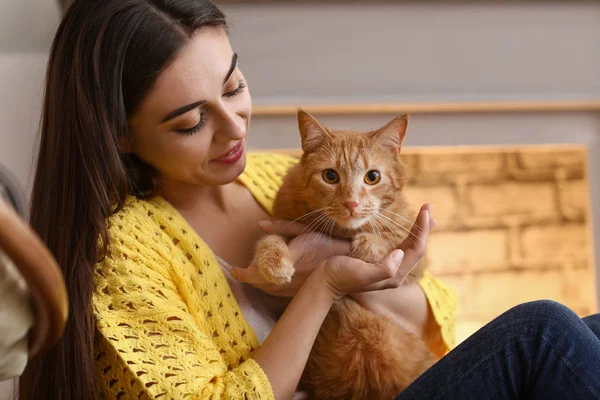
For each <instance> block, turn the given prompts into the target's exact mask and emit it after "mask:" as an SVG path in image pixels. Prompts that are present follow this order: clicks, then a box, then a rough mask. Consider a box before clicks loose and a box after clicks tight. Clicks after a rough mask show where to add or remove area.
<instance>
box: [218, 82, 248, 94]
mask: <svg viewBox="0 0 600 400" xmlns="http://www.w3.org/2000/svg"><path fill="white" fill-rule="evenodd" d="M245 88H246V82H244V81H243V80H241V79H240V83H239V85H238V87H237V88H236V89H235V90H232V91H231V92H227V93H225V94H223V96H224V97H234V96H237V95H239V94H241V93H242V92H243V91H244V89H245Z"/></svg>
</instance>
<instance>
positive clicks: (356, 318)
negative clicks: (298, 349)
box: [305, 298, 435, 400]
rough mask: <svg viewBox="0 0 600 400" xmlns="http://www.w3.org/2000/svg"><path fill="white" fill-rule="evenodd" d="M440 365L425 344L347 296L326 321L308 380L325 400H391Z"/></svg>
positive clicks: (310, 358)
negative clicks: (428, 370)
mask: <svg viewBox="0 0 600 400" xmlns="http://www.w3.org/2000/svg"><path fill="white" fill-rule="evenodd" d="M434 362H435V358H434V356H433V354H432V353H431V351H430V350H429V349H428V347H427V345H426V344H425V343H424V342H423V340H421V339H419V338H417V337H416V336H414V335H413V334H411V333H409V332H408V331H406V330H405V329H403V328H401V327H399V326H398V325H396V324H394V323H393V322H391V321H390V320H389V319H388V318H385V317H382V316H380V315H378V314H375V313H373V312H371V311H369V310H366V309H364V308H363V307H361V306H360V305H358V304H357V303H356V302H354V301H353V300H351V299H349V298H344V299H342V300H340V301H337V302H336V303H335V304H334V306H333V307H332V309H331V311H330V313H329V314H328V315H327V317H326V319H325V321H324V322H323V325H322V327H321V330H320V331H319V334H318V336H317V339H316V341H315V344H314V346H313V348H312V351H311V353H310V356H309V359H308V363H307V366H306V371H305V382H306V383H307V385H308V386H309V388H310V390H311V391H312V392H313V394H314V396H315V398H316V399H319V400H338V399H339V400H342V399H344V400H345V399H357V400H358V399H391V398H393V397H394V396H395V395H396V394H397V393H400V392H401V391H402V390H403V389H404V388H406V387H407V386H408V385H410V383H412V382H413V381H414V380H415V379H416V378H417V377H418V376H419V375H421V374H422V373H423V372H424V371H426V370H427V369H428V368H429V367H430V366H431V365H433V363H434Z"/></svg>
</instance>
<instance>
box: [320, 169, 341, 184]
mask: <svg viewBox="0 0 600 400" xmlns="http://www.w3.org/2000/svg"><path fill="white" fill-rule="evenodd" d="M323 180H324V181H325V182H327V183H331V184H333V183H338V182H339V180H340V176H339V175H338V173H337V172H336V171H335V169H331V168H330V169H326V170H325V171H323Z"/></svg>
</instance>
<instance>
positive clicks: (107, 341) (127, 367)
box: [20, 0, 537, 399]
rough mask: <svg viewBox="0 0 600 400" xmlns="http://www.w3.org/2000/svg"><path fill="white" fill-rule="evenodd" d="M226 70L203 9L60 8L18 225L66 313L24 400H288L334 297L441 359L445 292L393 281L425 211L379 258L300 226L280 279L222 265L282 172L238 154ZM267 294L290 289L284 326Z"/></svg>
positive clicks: (415, 252)
mask: <svg viewBox="0 0 600 400" xmlns="http://www.w3.org/2000/svg"><path fill="white" fill-rule="evenodd" d="M237 62H238V60H237V56H236V55H235V54H234V53H233V51H232V49H231V47H230V44H229V41H228V38H227V34H226V23H225V17H224V16H223V14H222V13H221V12H220V11H219V10H218V9H217V8H216V7H215V6H213V5H212V4H211V3H210V2H208V1H206V0H177V1H175V0H103V1H96V0H77V1H75V3H74V4H73V5H72V6H71V8H70V10H69V12H68V13H67V15H66V17H65V18H64V20H63V22H62V23H61V25H60V27H59V29H58V32H57V35H56V38H55V42H54V45H53V48H52V52H51V57H50V61H49V68H48V73H47V88H46V99H45V104H44V115H43V124H42V139H41V143H40V153H39V159H38V166H37V172H36V178H35V183H34V190H33V197H32V218H31V219H32V224H33V226H34V228H35V229H36V230H37V231H38V232H39V234H40V236H41V237H42V238H43V239H44V240H45V241H46V243H47V244H48V247H49V248H50V249H51V250H52V251H53V253H54V255H55V257H56V258H57V260H58V261H59V264H60V265H61V266H62V268H63V271H64V274H65V279H66V282H67V286H68V289H69V294H70V299H71V318H70V320H69V323H68V326H67V328H66V331H65V335H64V337H63V340H62V341H61V342H60V343H59V345H58V346H56V347H55V348H54V349H53V350H52V351H51V352H50V353H49V354H48V355H47V356H46V357H45V358H44V359H43V360H40V361H36V362H34V363H32V364H31V365H30V366H29V367H28V370H27V371H26V374H25V375H24V377H23V378H22V379H21V385H20V391H21V396H22V399H38V398H52V399H92V398H97V397H100V394H102V395H103V396H104V397H106V398H116V399H120V398H123V399H125V398H157V399H159V398H175V399H183V398H188V397H189V398H253V399H265V398H277V399H280V398H290V397H292V396H293V394H294V392H295V390H296V388H297V386H298V382H299V380H300V376H301V373H302V370H303V368H304V365H305V362H306V360H307V357H308V354H309V350H310V348H311V346H312V343H313V341H314V339H315V336H316V334H317V332H318V330H319V327H320V324H321V323H322V321H323V319H324V317H325V315H326V314H327V312H328V310H329V308H330V306H331V304H332V302H333V301H334V300H335V299H336V298H339V297H341V296H344V295H351V296H353V297H354V298H355V299H356V300H357V301H358V302H359V303H361V304H362V305H363V306H365V307H367V308H370V309H372V310H374V311H376V312H379V313H381V314H383V315H385V316H388V317H390V318H392V319H393V320H394V321H396V322H397V323H398V324H401V325H402V326H404V327H406V329H409V330H411V331H412V332H414V333H415V334H416V335H419V336H420V337H422V338H423V339H424V340H426V342H427V343H428V344H429V345H430V347H431V348H432V350H433V351H435V352H436V353H438V354H439V355H442V354H444V353H445V352H447V350H449V349H450V348H451V347H452V345H453V344H452V335H453V318H454V311H455V310H454V308H455V307H454V297H453V295H452V293H451V291H449V290H448V289H447V288H446V286H445V285H443V284H442V283H441V282H439V281H437V280H435V279H434V278H432V277H430V276H426V278H425V279H424V280H423V281H421V282H420V283H419V284H418V285H417V284H414V285H401V286H400V284H401V283H402V281H403V280H404V278H405V277H406V275H407V274H408V273H409V272H410V270H411V269H412V268H414V266H415V265H416V263H417V262H418V260H419V258H420V257H421V255H422V254H423V252H424V250H425V244H426V241H427V235H428V233H429V230H430V229H431V227H432V226H433V225H434V220H433V218H432V216H431V207H430V206H424V207H423V208H422V210H421V212H420V213H419V216H418V217H417V221H416V227H415V228H414V233H415V234H416V235H418V237H419V239H420V240H417V241H408V242H406V243H403V244H401V245H400V249H399V250H396V251H394V252H393V253H392V254H390V255H389V256H388V257H386V258H385V259H384V260H382V261H381V262H380V263H378V264H377V265H371V264H366V263H363V262H361V261H359V260H354V259H351V258H348V257H345V256H344V254H346V253H347V252H348V244H347V243H345V242H342V241H336V242H334V243H333V245H331V246H330V245H329V243H327V244H325V245H320V246H319V248H318V249H317V251H316V252H314V253H313V252H308V251H304V249H305V248H308V247H310V248H314V245H315V243H316V244H317V245H318V243H320V242H321V240H319V239H320V238H318V237H315V236H314V235H312V234H311V235H300V236H298V237H296V239H294V240H293V241H292V243H291V244H290V247H291V249H292V252H293V255H294V259H295V261H296V268H297V269H298V271H299V272H298V273H297V274H296V276H295V277H294V280H293V281H292V282H291V283H290V284H289V285H287V286H284V287H280V288H274V287H271V286H270V285H267V284H265V282H264V281H262V280H261V279H260V278H259V277H258V276H257V275H256V273H255V271H254V270H253V269H252V268H249V269H244V268H234V267H230V266H229V265H234V266H246V265H248V264H249V263H250V260H251V257H252V251H253V243H255V242H256V240H257V239H258V238H259V237H260V235H262V234H263V232H262V231H261V229H259V223H261V221H264V220H268V218H269V210H270V208H271V206H272V202H273V198H274V195H275V193H276V191H277V187H278V186H279V185H280V184H281V177H282V176H283V175H284V174H285V171H286V170H287V168H288V167H289V166H290V165H292V164H293V163H294V162H295V161H294V160H293V159H290V158H287V157H283V156H275V155H265V154H248V155H247V154H246V152H245V147H246V141H245V138H246V135H247V129H248V125H249V120H250V113H251V101H250V95H249V93H248V89H247V87H246V83H245V80H244V77H243V75H242V73H241V71H240V69H239V68H238V64H237ZM246 158H247V162H246ZM301 228H302V227H298V226H294V225H292V226H288V224H281V223H280V222H275V223H272V224H262V230H263V231H267V232H279V233H284V230H291V231H287V232H285V233H288V234H291V235H292V236H293V235H294V234H298V233H299V231H298V229H301ZM311 254H317V255H316V256H314V257H313V256H310V255H311ZM234 277H237V278H238V279H239V280H241V281H244V282H248V283H250V284H251V285H252V286H255V287H258V288H260V289H261V290H262V291H257V290H254V289H252V287H251V286H249V285H243V284H241V283H240V282H239V281H236V280H235V279H234ZM387 288H391V289H393V290H382V289H387ZM263 292H267V293H270V294H273V295H278V296H293V300H292V301H291V303H290V304H289V306H287V308H286V310H285V312H284V313H283V315H281V317H280V318H277V317H278V316H279V315H278V304H276V303H277V301H276V298H275V297H270V296H267V295H264V294H262V293H263ZM238 304H239V306H238ZM430 304H431V305H432V307H430ZM276 320H277V321H276ZM534 325H535V326H537V322H536V321H534ZM261 342H262V343H261ZM291 349H292V350H293V351H290V350H291ZM451 354H452V353H451Z"/></svg>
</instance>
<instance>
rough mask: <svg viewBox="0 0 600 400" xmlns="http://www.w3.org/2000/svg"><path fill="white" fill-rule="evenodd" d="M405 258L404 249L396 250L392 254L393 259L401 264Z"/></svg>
mask: <svg viewBox="0 0 600 400" xmlns="http://www.w3.org/2000/svg"><path fill="white" fill-rule="evenodd" d="M403 258H404V252H403V251H402V250H395V251H394V253H393V254H392V259H393V260H394V262H396V264H400V263H401V262H402V259H403Z"/></svg>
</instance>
